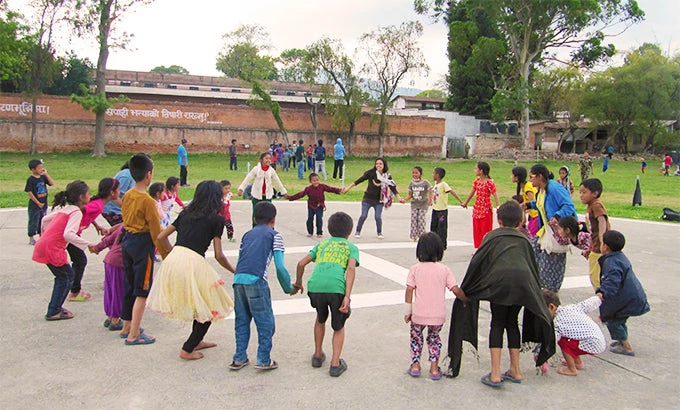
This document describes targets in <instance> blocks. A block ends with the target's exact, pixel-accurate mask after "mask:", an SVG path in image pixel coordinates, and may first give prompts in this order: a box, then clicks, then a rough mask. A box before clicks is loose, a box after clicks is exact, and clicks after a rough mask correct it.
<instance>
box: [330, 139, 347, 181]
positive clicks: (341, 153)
mask: <svg viewBox="0 0 680 410" xmlns="http://www.w3.org/2000/svg"><path fill="white" fill-rule="evenodd" d="M333 157H334V159H335V165H334V166H333V179H337V178H338V171H340V179H342V167H343V165H344V164H345V146H344V145H342V138H338V139H337V140H336V141H335V145H334V146H333Z"/></svg>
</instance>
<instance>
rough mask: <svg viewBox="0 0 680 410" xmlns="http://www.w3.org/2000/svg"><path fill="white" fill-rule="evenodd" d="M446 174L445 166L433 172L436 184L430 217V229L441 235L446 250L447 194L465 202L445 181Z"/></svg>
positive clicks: (447, 223)
mask: <svg viewBox="0 0 680 410" xmlns="http://www.w3.org/2000/svg"><path fill="white" fill-rule="evenodd" d="M444 176H446V170H445V169H444V168H435V169H434V171H433V172H432V180H433V181H434V186H433V187H432V216H431V219H430V231H432V232H434V233H436V234H437V235H439V238H440V239H441V240H442V245H443V246H444V250H446V245H447V242H448V241H447V235H448V232H447V231H448V229H449V228H448V225H449V209H448V206H449V203H448V202H449V201H448V196H447V194H449V193H450V194H451V195H453V197H454V198H456V199H457V200H458V202H460V204H461V205H462V204H463V200H462V199H460V197H459V196H458V194H457V193H456V191H454V190H453V189H452V188H451V187H450V186H449V184H447V183H446V182H444V181H443V179H444Z"/></svg>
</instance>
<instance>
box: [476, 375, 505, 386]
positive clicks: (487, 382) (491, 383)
mask: <svg viewBox="0 0 680 410" xmlns="http://www.w3.org/2000/svg"><path fill="white" fill-rule="evenodd" d="M480 381H481V382H482V384H485V385H487V386H491V387H494V388H500V387H503V378H501V381H499V382H495V381H493V380H491V373H489V374H487V375H486V376H484V377H482V378H481V380H480Z"/></svg>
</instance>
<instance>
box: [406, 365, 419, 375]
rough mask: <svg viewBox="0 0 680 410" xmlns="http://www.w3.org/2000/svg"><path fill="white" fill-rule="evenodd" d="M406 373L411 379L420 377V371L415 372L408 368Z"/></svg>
mask: <svg viewBox="0 0 680 410" xmlns="http://www.w3.org/2000/svg"><path fill="white" fill-rule="evenodd" d="M406 373H407V374H408V375H409V376H411V377H420V369H419V370H415V369H413V367H409V368H408V370H406Z"/></svg>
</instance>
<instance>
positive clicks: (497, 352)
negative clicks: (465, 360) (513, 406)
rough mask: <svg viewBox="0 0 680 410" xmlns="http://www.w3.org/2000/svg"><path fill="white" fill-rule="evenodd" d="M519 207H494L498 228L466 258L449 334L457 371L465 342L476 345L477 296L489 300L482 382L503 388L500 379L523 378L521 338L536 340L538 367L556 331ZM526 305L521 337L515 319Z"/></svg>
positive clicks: (552, 348) (453, 369) (549, 352)
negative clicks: (486, 369) (504, 367)
mask: <svg viewBox="0 0 680 410" xmlns="http://www.w3.org/2000/svg"><path fill="white" fill-rule="evenodd" d="M523 214H524V213H523V211H522V208H521V207H520V206H519V204H518V203H517V202H516V201H507V202H505V203H504V204H503V205H501V206H500V207H499V208H498V212H497V216H498V225H499V227H498V228H497V229H495V230H493V231H491V232H490V233H489V234H488V235H487V236H486V237H485V238H484V240H483V241H482V245H481V246H480V247H479V249H478V250H477V252H475V255H474V256H473V257H472V260H471V261H470V265H469V266H468V269H467V272H466V273H465V278H464V279H463V282H462V283H461V285H460V291H459V292H458V293H456V297H457V299H456V300H455V301H454V303H453V312H452V315H451V330H450V333H449V356H450V357H451V362H450V373H451V375H452V376H453V377H456V376H458V373H459V371H460V363H461V356H462V353H463V341H467V342H469V343H471V344H472V345H473V347H474V348H475V349H476V348H477V332H478V330H477V316H478V312H479V301H480V300H488V301H489V302H491V330H490V332H489V348H490V350H491V373H489V374H487V375H485V376H484V377H482V379H481V382H482V383H483V384H485V385H487V386H491V387H496V388H498V387H502V386H503V381H510V382H513V383H521V382H522V373H521V369H520V364H519V349H520V345H521V342H524V343H527V342H535V343H540V344H541V348H540V352H539V354H538V356H537V359H536V366H541V365H542V364H543V363H545V362H546V361H547V360H548V359H549V358H550V356H552V355H553V354H554V353H555V332H554V330H553V325H552V318H551V317H550V312H549V311H548V307H547V306H546V304H545V302H544V301H543V294H542V291H541V285H540V283H541V281H540V278H539V272H538V264H537V263H536V258H535V256H534V250H533V247H532V246H531V243H530V242H529V240H527V238H526V237H525V236H524V235H523V234H522V233H520V232H519V231H518V230H517V227H518V226H520V224H521V223H522V218H523ZM522 307H524V319H523V325H522V337H521V340H520V333H519V328H518V323H517V316H518V314H519V311H520V309H521V308H522ZM504 331H506V332H507V334H508V348H509V350H510V369H509V370H508V371H506V372H505V373H504V374H501V370H500V365H501V349H502V348H503V332H504Z"/></svg>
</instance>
